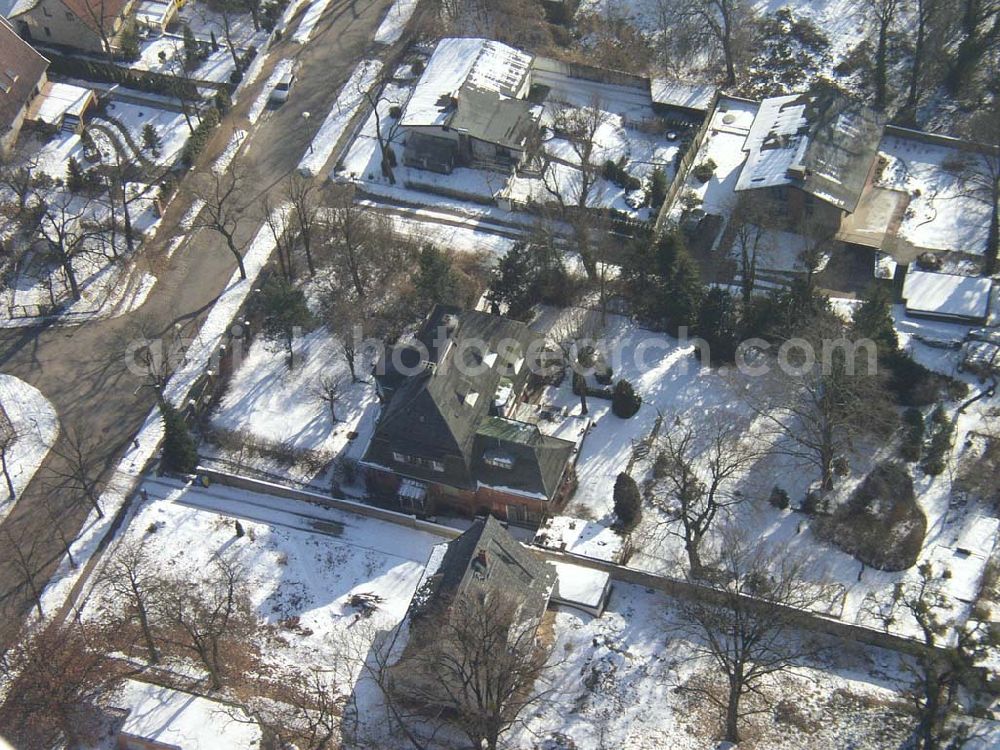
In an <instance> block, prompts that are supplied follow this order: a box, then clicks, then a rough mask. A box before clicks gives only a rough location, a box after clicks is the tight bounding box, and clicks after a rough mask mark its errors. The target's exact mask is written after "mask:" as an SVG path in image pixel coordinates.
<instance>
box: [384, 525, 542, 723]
mask: <svg viewBox="0 0 1000 750" xmlns="http://www.w3.org/2000/svg"><path fill="white" fill-rule="evenodd" d="M555 587H556V570H555V568H554V567H553V566H552V565H551V564H549V563H547V562H544V561H542V560H541V559H539V558H538V557H536V556H535V554H534V553H532V552H531V551H529V550H528V549H527V548H525V547H524V546H522V545H521V544H519V543H518V542H517V541H515V540H514V538H513V537H512V536H511V535H510V533H509V532H508V531H507V530H506V529H505V528H504V527H503V525H502V524H501V523H500V522H499V521H497V520H496V519H495V518H493V517H491V516H487V517H486V518H478V519H476V521H475V522H474V523H473V524H472V526H471V527H470V528H469V529H468V531H466V532H465V533H464V534H462V535H461V536H459V537H458V538H456V539H453V540H452V541H451V542H449V543H448V544H447V545H439V546H438V547H436V548H435V549H434V550H433V552H432V554H431V558H430V560H429V561H428V565H427V570H426V571H425V573H424V578H423V580H422V581H421V582H420V584H419V585H418V586H417V590H416V591H415V592H414V594H413V599H412V600H411V602H410V606H409V609H408V610H407V612H406V617H405V618H404V620H403V623H402V628H403V629H404V631H405V632H406V636H407V640H406V645H405V648H404V649H403V651H402V654H401V655H400V656H399V658H398V660H397V661H396V662H395V664H394V665H393V666H392V667H391V668H390V679H391V686H392V689H393V691H395V692H396V694H397V695H398V696H399V697H400V698H402V699H404V700H406V699H410V700H411V701H413V702H417V703H419V704H420V706H421V708H423V709H425V710H428V711H430V712H432V713H435V714H438V713H443V714H445V715H447V713H448V712H449V710H453V709H455V708H457V705H456V703H457V702H458V700H461V696H462V687H461V686H460V685H458V684H455V683H456V682H457V678H458V677H459V675H456V674H455V673H454V672H456V671H458V670H454V669H439V668H438V665H437V663H436V659H435V657H436V656H438V655H440V654H442V653H447V652H449V651H451V650H455V651H456V652H458V653H456V659H455V662H454V663H460V662H462V661H463V659H462V656H463V655H464V656H466V659H465V660H464V661H465V662H468V661H469V658H468V657H471V656H472V654H465V651H466V650H468V649H470V648H474V646H473V645H471V644H468V643H452V642H450V641H451V638H450V637H449V636H450V634H451V633H452V629H451V628H449V625H450V624H453V623H446V622H445V621H446V620H448V619H450V618H454V617H463V616H464V615H463V613H465V612H469V611H470V610H471V611H472V612H475V608H476V607H477V606H479V604H485V605H486V606H493V607H494V608H497V609H501V610H502V611H503V614H502V615H498V616H500V617H503V618H509V620H510V621H509V622H504V623H503V625H504V626H510V632H509V634H508V636H507V637H508V638H511V639H517V643H516V644H512V646H513V647H517V648H521V647H530V646H531V645H533V644H532V642H533V640H534V636H535V631H536V630H537V628H538V624H539V622H540V621H541V619H542V616H543V614H544V613H545V610H546V608H547V607H548V603H549V599H550V597H551V596H552V593H553V591H554V589H555ZM467 608H468V609H467ZM468 619H469V622H468V623H466V622H460V623H454V625H455V627H454V630H455V631H458V632H462V631H465V632H466V633H467V634H469V635H473V636H475V633H474V629H475V628H476V627H478V626H479V625H480V622H482V627H483V628H484V629H485V628H488V627H489V625H488V622H489V621H488V620H482V621H480V620H479V619H478V618H475V617H474V616H473V617H469V618H468ZM482 636H483V637H485V636H486V633H483V634H482ZM499 663H502V662H499ZM470 669H475V667H471V668H470ZM457 699H458V700H457ZM469 702H470V703H474V702H475V699H474V698H473V697H471V696H470V698H469Z"/></svg>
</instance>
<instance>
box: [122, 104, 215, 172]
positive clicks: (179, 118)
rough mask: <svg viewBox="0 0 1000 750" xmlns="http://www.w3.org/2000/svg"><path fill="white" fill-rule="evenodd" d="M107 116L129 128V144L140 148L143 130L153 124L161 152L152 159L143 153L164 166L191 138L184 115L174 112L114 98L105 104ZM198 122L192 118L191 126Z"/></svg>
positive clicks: (193, 116)
mask: <svg viewBox="0 0 1000 750" xmlns="http://www.w3.org/2000/svg"><path fill="white" fill-rule="evenodd" d="M108 114H109V115H111V116H112V117H114V118H115V119H116V120H118V121H119V122H121V123H122V124H124V125H125V127H127V128H128V131H129V135H131V136H132V141H133V142H134V143H135V144H136V145H138V146H139V147H140V148H141V147H142V131H143V129H144V128H145V127H146V125H152V126H153V129H154V130H155V131H156V134H157V135H158V136H159V138H160V152H159V155H158V156H157V157H156V158H155V159H154V158H153V156H152V154H150V153H148V152H144V153H143V155H144V156H145V157H146V158H147V159H150V160H151V161H156V162H157V163H158V164H161V165H164V166H166V165H169V164H172V163H173V162H174V160H175V159H176V158H177V155H178V153H180V150H181V149H182V148H184V144H185V143H187V140H188V138H189V137H190V136H191V130H190V129H189V128H188V126H187V121H186V120H185V119H184V114H183V113H182V112H178V111H175V110H171V109H161V108H158V107H156V106H154V105H152V104H134V103H132V102H125V101H121V100H120V99H116V100H114V101H111V102H110V103H109V104H108ZM197 119H198V118H197V116H195V115H191V120H192V122H191V124H192V125H194V126H196V127H197V125H198V122H197ZM112 132H114V131H112Z"/></svg>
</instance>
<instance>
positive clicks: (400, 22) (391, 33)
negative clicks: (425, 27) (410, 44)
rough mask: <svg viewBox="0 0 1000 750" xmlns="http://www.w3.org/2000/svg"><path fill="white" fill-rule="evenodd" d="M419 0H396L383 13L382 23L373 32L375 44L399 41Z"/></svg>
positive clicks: (388, 43) (389, 43)
mask: <svg viewBox="0 0 1000 750" xmlns="http://www.w3.org/2000/svg"><path fill="white" fill-rule="evenodd" d="M418 2H419V0H396V1H395V2H394V3H393V4H392V5H391V6H389V10H388V11H387V12H386V14H385V18H383V19H382V23H381V24H380V25H379V27H378V30H377V31H376V32H375V42H376V43H377V44H385V45H391V44H395V43H396V42H398V41H399V38H400V37H401V36H403V31H404V30H405V29H406V24H407V23H409V22H410V18H412V17H413V12H414V11H415V10H416V9H417V3H418Z"/></svg>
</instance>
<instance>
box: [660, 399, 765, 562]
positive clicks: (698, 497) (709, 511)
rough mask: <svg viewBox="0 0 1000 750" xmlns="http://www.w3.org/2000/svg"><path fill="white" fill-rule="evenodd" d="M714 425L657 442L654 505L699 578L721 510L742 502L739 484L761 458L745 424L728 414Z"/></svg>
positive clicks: (677, 431) (676, 431)
mask: <svg viewBox="0 0 1000 750" xmlns="http://www.w3.org/2000/svg"><path fill="white" fill-rule="evenodd" d="M709 422H710V424H709V425H706V426H699V427H698V428H695V427H694V426H692V425H690V424H684V425H682V424H678V425H676V426H674V427H673V428H672V429H670V430H668V431H667V432H666V433H664V434H663V435H661V436H660V437H658V438H657V440H656V442H655V444H654V450H656V451H657V453H656V459H655V464H654V470H653V471H654V484H653V487H652V489H653V491H652V500H653V504H654V505H655V506H656V507H657V508H659V509H660V510H661V511H662V512H663V513H664V515H665V516H666V521H664V523H663V524H662V526H663V528H664V529H665V530H666V531H667V533H669V534H672V535H674V536H677V537H679V538H680V539H682V540H683V541H684V550H685V552H686V553H687V557H688V566H689V574H690V575H691V576H692V577H694V578H697V577H700V576H701V575H702V572H703V564H702V559H701V554H700V552H701V546H702V542H703V541H704V540H705V537H706V535H707V534H708V532H709V531H710V530H711V528H712V527H713V525H714V524H715V522H716V520H717V519H718V517H719V514H720V512H721V513H723V514H724V513H725V512H726V510H727V509H728V508H731V507H732V506H734V505H736V504H737V503H739V502H741V501H742V500H743V495H742V494H741V493H739V492H738V491H737V490H736V487H735V483H736V480H738V478H739V477H740V476H741V475H742V474H743V473H744V472H745V471H746V470H747V469H749V468H750V467H751V466H752V465H753V463H754V462H755V461H756V460H757V459H758V458H759V457H760V456H761V454H762V450H761V448H760V447H759V446H758V445H757V444H756V443H755V442H754V441H753V440H752V439H750V438H748V437H747V429H746V428H747V425H746V423H745V420H742V419H739V418H736V417H734V416H733V415H723V416H716V417H714V418H712V419H710V420H709ZM657 474H659V475H660V477H659V478H658V479H656V478H655V477H656V476H657Z"/></svg>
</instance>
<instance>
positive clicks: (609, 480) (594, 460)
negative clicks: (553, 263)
mask: <svg viewBox="0 0 1000 750" xmlns="http://www.w3.org/2000/svg"><path fill="white" fill-rule="evenodd" d="M568 314H575V315H579V314H580V312H579V311H575V312H573V313H564V315H568ZM595 315H596V314H595V313H590V316H591V318H593V317H594V316H595ZM557 325H564V324H557ZM935 325H937V324H935ZM942 325H947V324H942ZM901 329H903V330H904V332H907V331H909V333H910V334H911V335H912V323H908V324H907V325H902V324H901ZM591 335H593V336H595V337H597V338H599V339H601V341H602V343H601V344H599V346H598V348H599V349H600V350H601V351H603V352H604V353H605V356H607V357H608V362H609V364H611V366H612V368H613V370H614V378H615V380H617V379H619V378H625V379H627V380H629V381H630V382H631V383H632V384H633V386H634V387H635V389H636V392H637V393H639V394H640V395H641V396H642V399H643V404H642V407H641V408H640V410H639V412H638V414H636V415H635V416H634V417H632V418H631V419H628V420H622V419H620V418H618V417H616V416H615V415H614V414H612V413H611V409H610V402H608V401H605V400H602V399H598V398H594V397H591V398H589V399H588V406H589V417H590V419H592V420H593V427H592V428H591V431H590V432H589V433H588V435H587V436H586V439H585V441H584V444H583V448H582V450H581V452H580V457H579V462H578V464H577V474H578V477H579V487H578V488H577V490H576V493H575V494H574V495H573V497H572V498H571V499H570V501H569V503H568V505H567V507H566V508H565V510H563V511H562V514H564V515H568V516H575V517H578V518H581V519H590V520H594V521H597V522H600V523H603V524H604V525H611V523H612V522H613V521H614V513H613V494H614V483H615V479H616V477H617V475H618V473H619V472H622V471H625V469H626V468H627V466H628V464H629V459H630V457H631V456H632V450H633V445H634V444H635V443H638V442H640V441H642V440H643V439H645V438H646V437H647V436H648V435H649V434H650V432H651V431H652V429H653V427H654V425H655V423H656V420H657V417H658V416H659V415H660V414H662V415H663V423H662V427H661V433H665V432H666V431H668V430H670V429H673V427H674V425H692V426H694V427H695V428H696V429H707V427H706V425H709V424H710V421H711V420H712V419H725V420H732V419H739V420H747V421H748V423H750V424H751V425H752V424H753V420H752V415H751V413H750V412H749V410H748V407H747V405H746V403H745V400H744V398H743V397H742V396H741V395H740V391H739V388H740V387H741V386H740V383H741V382H743V381H742V380H739V379H734V378H733V377H731V375H730V374H728V373H724V372H720V371H719V370H718V369H716V368H707V367H701V366H700V365H699V363H698V361H697V359H696V358H695V357H694V356H692V355H693V352H694V345H693V344H684V343H682V342H679V341H677V340H676V339H674V338H672V337H670V336H667V335H665V334H660V333H653V332H650V331H646V330H643V329H640V328H638V327H636V326H635V325H634V324H632V323H630V322H629V321H627V320H626V319H624V318H621V317H617V316H609V318H608V325H607V328H606V329H604V330H601V329H599V328H595V330H593V331H592V332H591ZM907 342H908V337H907V336H904V337H903V343H904V344H906V343H907ZM911 346H914V347H919V348H920V350H921V351H917V350H916V349H915V350H914V354H915V356H917V358H918V360H920V361H922V362H923V363H924V364H926V365H927V366H930V367H935V369H944V370H945V371H947V372H950V373H954V357H956V356H957V353H956V352H955V351H954V350H952V351H951V352H950V357H944V356H943V355H942V352H943V351H944V350H941V349H933V348H932V347H927V346H925V345H923V344H919V342H914V343H912V344H911ZM922 350H927V351H928V352H930V353H931V356H930V357H928V358H927V359H926V360H925V359H924V358H923V357H922V356H921V354H922ZM947 363H950V365H949V364H947ZM751 381H752V379H751ZM746 387H751V388H752V387H753V382H749V384H748V386H746ZM542 401H543V402H544V403H546V404H552V405H555V406H563V407H565V408H567V409H568V410H569V411H570V413H577V412H578V410H579V408H580V406H579V399H578V398H577V397H576V396H574V395H573V394H572V391H571V388H570V384H569V382H568V380H567V381H566V382H564V383H563V384H562V385H561V386H560V387H559V388H552V387H550V388H549V389H547V390H546V392H545V393H544V394H543V396H542ZM996 406H997V398H996V397H994V398H993V399H986V400H985V401H984V402H979V403H978V404H976V405H974V406H973V407H971V408H970V409H969V411H968V412H967V413H966V414H964V415H961V416H960V417H959V418H958V421H957V425H956V436H955V446H956V447H955V452H954V458H955V459H956V460H957V458H958V457H959V456H960V455H961V452H962V450H963V445H964V442H965V436H966V435H967V434H968V432H969V431H970V430H975V429H977V428H980V427H981V425H982V423H983V419H984V414H985V413H986V410H988V409H990V408H995V407H996ZM750 429H752V430H755V429H757V428H756V427H751V428H750ZM761 439H762V440H763V439H765V438H763V437H761ZM767 439H770V438H767ZM893 455H894V448H893V446H892V445H889V446H882V447H878V446H876V447H874V449H873V450H872V451H870V452H868V451H862V452H860V453H859V455H858V456H856V457H853V458H852V466H851V469H852V475H851V476H850V477H847V478H845V479H843V480H840V481H839V482H838V488H837V495H836V497H837V498H841V497H846V496H847V495H848V494H849V493H850V491H851V490H853V488H854V487H855V486H856V485H857V483H858V482H859V481H860V479H861V478H862V477H863V475H864V474H865V473H866V472H867V471H868V470H869V469H870V468H871V467H872V466H873V465H874V464H875V463H876V462H877V461H880V460H884V459H886V458H892V457H893ZM652 458H653V454H650V456H649V457H648V458H646V459H643V460H639V461H637V462H636V463H635V465H634V466H633V469H632V474H633V477H634V478H635V479H636V480H637V481H639V482H641V481H642V480H643V479H644V478H645V477H647V476H649V472H650V470H651V465H650V462H651V460H652ZM816 479H817V477H816V476H814V472H813V471H811V470H803V467H802V466H798V465H796V464H795V463H794V462H793V461H792V460H791V459H789V458H788V457H787V456H783V455H768V456H766V457H764V458H762V459H760V460H758V461H757V462H756V463H755V464H754V465H753V466H752V467H750V468H749V469H748V470H747V471H746V472H745V473H744V474H743V475H742V476H741V477H740V478H739V479H738V480H737V481H736V484H735V488H737V489H739V491H741V492H742V493H743V495H744V496H745V497H746V498H747V499H746V501H745V502H743V503H741V504H739V505H738V506H736V508H735V509H734V510H733V512H732V514H731V517H730V521H731V522H732V523H733V524H735V525H737V526H738V527H740V528H742V529H745V530H746V531H747V532H748V533H749V535H750V538H753V539H761V540H763V541H764V543H765V544H767V545H768V546H773V548H774V550H775V554H776V555H779V557H780V556H785V555H797V556H800V557H802V558H803V559H804V560H806V561H807V562H808V565H809V570H810V576H813V577H815V578H816V579H817V580H821V581H823V582H824V583H827V584H829V585H830V586H831V591H835V592H837V594H836V599H835V600H834V601H831V603H830V611H831V612H832V613H833V614H835V615H837V616H839V617H841V618H842V619H843V620H844V621H846V622H858V623H861V624H868V625H873V626H877V625H878V623H877V622H875V621H874V620H873V619H872V616H871V613H870V612H868V609H869V605H870V604H871V601H872V599H873V598H874V597H879V598H881V599H882V600H887V599H890V598H891V593H892V590H893V587H894V586H895V585H896V583H898V582H915V581H916V580H917V578H918V572H917V569H916V567H914V568H910V569H909V570H907V571H903V572H899V573H892V572H883V571H877V570H873V569H865V570H864V571H862V572H861V575H860V577H859V568H860V563H859V562H858V561H857V560H856V559H855V558H854V557H852V556H851V555H848V554H846V553H844V552H842V551H841V550H840V549H838V548H837V547H835V546H833V545H832V544H829V543H826V542H822V541H820V540H819V539H818V538H817V537H816V536H815V535H814V534H813V533H812V532H811V530H810V524H811V519H810V517H809V516H806V515H804V514H801V513H797V512H795V511H793V510H786V511H779V510H777V509H775V508H773V507H772V506H771V505H770V504H769V503H768V502H767V498H768V496H769V493H770V491H771V489H772V487H774V486H775V485H779V486H781V487H782V488H783V489H785V490H786V491H787V492H788V493H789V496H790V498H791V499H792V505H793V507H795V506H797V505H798V504H799V502H801V500H802V498H804V497H805V494H806V492H807V491H808V490H809V489H810V485H811V484H812V483H813V482H814V481H815V480H816ZM914 485H915V491H916V494H917V502H918V504H919V506H920V508H921V510H922V511H923V512H924V514H925V515H926V517H927V523H928V527H927V535H926V538H925V540H924V546H923V548H922V550H921V553H920V557H919V560H918V562H923V561H932V562H933V563H934V565H935V570H936V571H937V573H938V575H943V577H942V581H943V582H944V588H945V591H946V593H947V595H948V596H949V597H950V602H949V604H950V607H949V611H948V612H947V613H942V614H947V615H948V616H949V617H953V618H956V619H957V620H959V621H962V620H964V618H965V617H967V616H968V613H969V608H970V602H971V600H973V599H974V598H975V595H976V591H977V586H978V581H979V579H980V577H981V575H982V572H983V569H984V567H985V565H986V561H987V558H988V556H989V554H990V551H991V549H992V541H991V539H992V536H993V534H995V532H996V530H997V527H998V522H997V520H996V519H995V518H993V517H991V515H990V514H989V513H988V511H987V510H986V509H982V508H979V507H977V506H976V505H974V504H969V505H968V506H966V507H963V508H961V509H960V510H955V509H954V508H952V506H951V504H950V502H949V501H950V498H951V495H952V492H951V488H952V477H951V475H950V473H949V472H945V474H943V475H941V476H938V477H931V476H925V475H924V474H923V473H922V472H920V471H919V470H917V471H916V473H915V478H914ZM662 521H663V517H661V516H660V515H659V514H658V511H656V510H655V509H652V508H647V509H646V511H645V513H644V517H643V521H642V523H641V524H640V526H639V528H638V529H637V530H636V532H634V534H633V543H634V545H635V547H636V551H635V554H634V555H633V557H632V559H631V561H630V565H634V566H636V567H639V568H642V569H645V570H649V571H650V572H655V573H662V574H668V575H682V574H683V571H684V570H685V566H686V562H685V558H684V550H683V544H682V542H681V540H680V539H679V538H678V537H676V536H673V535H669V534H666V533H665V532H664V527H663V524H662ZM708 545H709V547H711V545H712V542H711V541H709V543H708ZM963 549H967V550H971V554H966V553H964V552H962V551H961V550H963ZM946 570H947V571H948V573H947V574H945V571H946ZM893 627H894V629H895V630H896V631H897V632H903V633H912V632H914V631H913V627H914V623H913V622H912V621H910V620H908V619H907V618H906V617H903V616H899V617H898V619H897V622H896V623H895V624H894V625H893Z"/></svg>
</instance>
